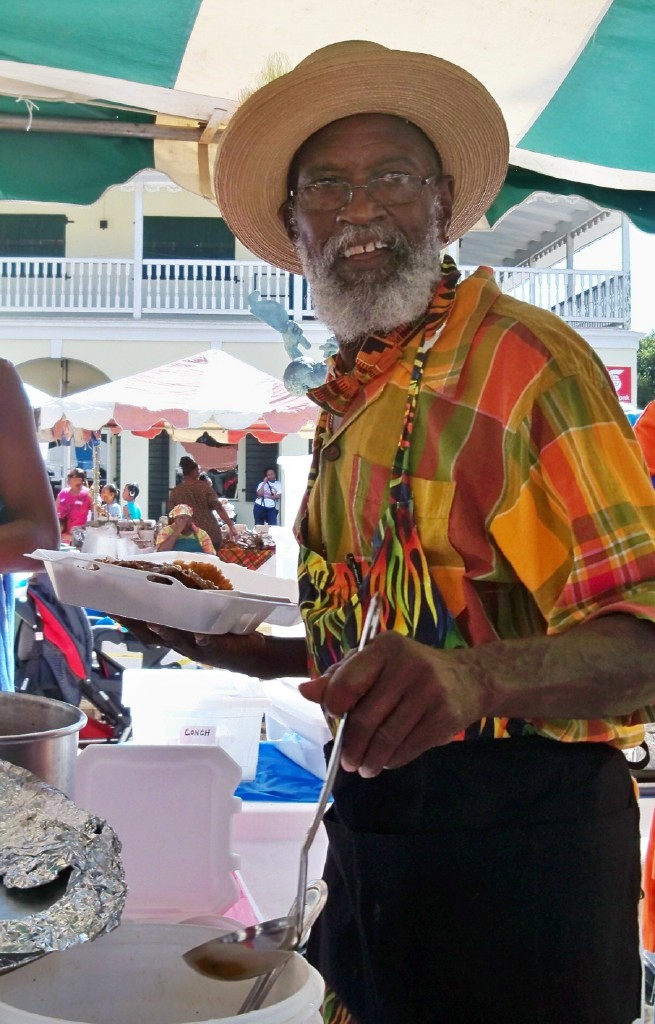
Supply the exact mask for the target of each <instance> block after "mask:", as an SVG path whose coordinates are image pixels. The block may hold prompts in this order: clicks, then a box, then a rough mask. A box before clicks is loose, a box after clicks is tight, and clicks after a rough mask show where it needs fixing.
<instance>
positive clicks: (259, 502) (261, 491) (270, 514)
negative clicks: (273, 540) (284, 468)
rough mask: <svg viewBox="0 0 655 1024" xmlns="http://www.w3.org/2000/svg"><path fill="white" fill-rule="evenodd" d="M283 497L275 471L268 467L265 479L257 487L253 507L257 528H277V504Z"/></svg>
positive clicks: (265, 471)
mask: <svg viewBox="0 0 655 1024" xmlns="http://www.w3.org/2000/svg"><path fill="white" fill-rule="evenodd" d="M281 495H282V488H281V487H280V485H279V483H278V482H277V477H276V473H275V470H274V468H273V467H272V466H268V467H267V468H266V469H265V470H264V479H263V480H262V482H261V483H260V484H259V486H258V487H257V497H256V498H255V503H254V505H253V507H252V511H253V516H254V517H255V526H277V503H278V501H279V499H280V497H281Z"/></svg>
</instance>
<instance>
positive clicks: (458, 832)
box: [152, 32, 655, 1024]
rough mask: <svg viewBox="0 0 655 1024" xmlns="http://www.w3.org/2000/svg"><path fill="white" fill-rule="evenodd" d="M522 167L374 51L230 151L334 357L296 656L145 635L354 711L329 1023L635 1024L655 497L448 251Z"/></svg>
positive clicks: (276, 100)
mask: <svg viewBox="0 0 655 1024" xmlns="http://www.w3.org/2000/svg"><path fill="white" fill-rule="evenodd" d="M444 39H445V40H446V42H445V44H444V45H447V32H445V33H444ZM508 156H509V139H508V132H507V127H506V125H505V123H504V119H503V117H502V113H501V111H500V108H499V107H498V105H497V103H496V102H495V100H494V99H493V98H492V96H491V95H490V94H489V93H488V92H487V90H486V89H485V87H484V86H483V85H482V84H481V83H480V82H478V81H476V79H475V78H473V77H472V76H471V75H470V74H468V72H467V71H465V69H463V68H461V67H458V66H456V65H454V64H451V63H449V62H448V61H446V60H443V59H441V58H439V57H436V56H434V55H433V54H425V53H410V52H404V51H399V50H392V49H387V48H386V47H383V46H379V45H377V44H375V43H370V42H363V41H361V40H348V41H342V42H339V43H335V44H332V45H330V46H326V47H324V48H322V49H321V50H319V51H317V52H316V53H313V54H311V55H310V56H309V57H307V58H306V59H305V60H304V61H302V62H301V63H300V64H299V65H298V67H297V68H296V69H295V70H293V71H290V72H288V73H287V74H285V75H282V76H280V77H279V78H276V79H275V80H274V81H272V82H270V83H269V84H267V85H265V86H263V87H262V88H260V89H259V90H257V91H256V92H255V93H253V94H252V95H251V96H249V98H248V99H246V100H245V101H244V102H243V103H242V104H241V105H240V106H239V107H238V108H237V110H236V112H235V113H234V114H233V115H232V117H231V118H230V120H229V122H228V125H227V127H226V129H225V131H224V132H223V135H222V136H221V145H220V149H219V153H218V157H217V163H216V176H215V184H216V194H217V202H218V204H219V207H220V210H221V215H222V216H223V217H224V218H225V221H226V223H227V224H228V226H229V228H230V230H231V231H232V232H233V233H234V235H235V236H236V237H237V238H238V239H239V240H240V241H241V242H242V243H243V244H244V246H245V247H246V248H247V249H248V250H249V251H250V252H252V253H253V254H254V255H255V256H256V257H257V258H259V259H266V260H267V261H268V262H269V263H271V264H273V265H276V266H279V267H283V268H284V269H285V270H286V271H288V272H292V273H295V274H300V273H303V274H304V275H305V276H306V277H307V279H308V281H309V284H310V287H311V294H312V300H313V303H314V309H315V310H316V315H317V317H318V318H319V319H320V320H321V321H322V322H323V323H324V324H325V325H326V326H327V327H328V328H329V329H331V330H332V331H333V332H334V334H335V336H336V338H337V340H338V346H339V347H338V352H337V353H336V354H335V355H334V356H333V357H331V358H330V360H329V364H328V376H327V379H326V380H325V382H324V383H323V384H321V385H319V386H317V387H315V388H312V389H310V390H309V391H308V396H309V397H310V398H311V399H312V400H313V401H314V402H316V404H317V405H318V406H319V408H320V410H321V412H320V415H319V420H318V423H317V427H316V433H315V437H314V444H313V454H312V465H311V469H310V473H309V478H308V484H307V491H306V494H305V498H304V500H303V504H302V506H301V509H300V514H299V518H298V521H297V524H296V534H297V538H298V541H299V571H298V576H299V606H300V610H301V614H302V616H303V619H304V624H305V636H304V637H303V638H301V637H297V638H294V637H281V636H266V635H263V634H262V633H259V632H257V631H255V632H254V633H251V634H248V635H240V636H237V635H235V634H225V635H222V636H218V635H214V636H208V635H207V636H201V637H198V636H196V635H195V634H193V633H188V632H187V633H184V632H182V631H178V630H170V629H168V628H165V627H152V632H153V633H155V635H157V636H158V637H159V638H160V641H162V642H163V643H165V644H166V645H167V646H169V647H172V648H173V649H174V650H176V651H177V652H179V653H182V654H186V655H187V656H188V657H190V658H192V659H194V660H202V662H203V663H205V664H212V665H216V666H219V667H222V668H226V669H230V670H232V671H241V672H248V673H249V674H251V675H253V676H258V677H260V678H269V679H275V678H276V677H277V676H282V675H283V676H290V675H296V676H303V675H306V673H307V671H308V664H309V672H310V674H311V676H312V678H311V680H310V681H306V682H301V684H300V692H301V693H302V694H303V696H304V697H306V698H307V699H308V700H311V701H313V702H315V703H317V704H320V705H321V706H322V707H323V708H324V709H325V710H326V713H327V714H328V715H329V716H331V717H332V716H334V717H335V718H340V719H341V720H342V721H343V716H344V715H345V714H347V716H348V717H347V719H346V722H345V730H344V737H343V739H344V745H343V749H342V755H341V765H340V770H339V771H338V773H337V776H336V779H335V783H334V786H333V798H334V799H333V802H332V804H331V806H330V808H329V810H328V811H327V813H326V815H325V819H324V821H325V826H326V830H327V835H328V840H329V846H328V857H327V862H326V866H325V878H326V881H327V885H328V898H327V903H326V905H325V908H324V909H323V912H322V913H321V915H320V917H319V918H318V920H317V922H316V924H315V925H314V928H313V929H312V932H311V936H310V939H309V945H308V951H307V956H308V959H309V961H310V962H311V963H312V964H314V966H315V967H316V968H317V969H318V971H319V972H320V973H321V975H322V976H323V977H324V978H325V981H326V998H325V1002H324V1006H323V1013H324V1019H325V1021H326V1022H329V1024H337V1022H338V1024H496V1022H499V1024H536V1022H539V1024H630V1022H632V1021H634V1020H635V1019H636V1018H638V1017H640V1009H641V963H640V954H639V932H638V906H639V892H640V849H639V839H640V837H639V810H638V806H637V801H636V798H635V788H634V786H633V783H632V778H631V776H630V772H629V769H628V763H627V760H626V758H625V756H624V754H623V748H627V747H632V746H636V745H638V744H639V743H640V742H641V740H642V739H643V736H644V724H645V723H646V722H649V721H651V720H652V718H653V708H652V706H651V705H652V704H653V702H654V701H655V672H654V669H653V666H654V665H655V493H654V492H653V488H652V486H651V482H650V480H649V478H648V475H647V474H646V472H645V468H644V461H643V458H642V456H641V452H640V450H639V446H638V444H637V441H636V439H635V436H634V434H633V432H632V429H631V428H630V425H629V423H628V422H627V420H626V417H625V415H624V413H623V411H622V410H621V407H620V405H619V402H618V398H617V394H616V390H615V388H614V386H613V384H612V381H611V380H610V377H609V374H608V372H607V370H606V368H605V366H604V365H603V364H602V362H601V360H600V359H599V357H598V356H597V355H596V353H594V352H593V350H592V349H591V348H590V347H589V345H588V344H587V342H586V341H585V340H584V339H583V338H581V337H580V335H578V334H576V332H575V331H573V330H572V329H571V328H570V327H569V326H568V325H567V324H565V323H563V322H562V320H560V319H559V318H558V317H556V316H554V315H553V314H552V313H550V312H549V311H547V310H542V309H537V308H536V307H534V306H531V305H529V304H528V303H525V302H521V301H519V300H518V299H516V298H515V297H514V296H512V295H507V294H503V293H502V292H501V289H500V287H499V286H498V284H497V283H496V281H495V280H494V277H493V273H492V271H491V270H490V269H489V268H488V267H480V268H479V269H478V270H476V271H475V272H474V273H472V274H471V275H470V276H467V277H466V278H465V279H464V280H461V281H460V273H459V271H458V269H457V267H456V265H455V263H454V261H453V259H452V258H451V257H450V255H449V254H448V253H446V252H444V250H445V249H446V247H447V246H448V245H449V244H450V243H451V242H453V241H454V240H456V239H458V238H461V237H462V236H463V235H464V234H465V233H466V232H467V231H468V230H470V229H471V228H473V226H474V225H475V224H476V223H477V222H478V221H479V220H480V218H481V217H482V216H483V215H484V213H485V212H486V211H487V210H488V209H489V207H490V205H491V204H492V202H493V201H494V199H495V197H496V196H497V195H498V192H499V190H500V188H501V187H502V184H503V182H504V180H505V177H506V174H507V167H508ZM374 596H377V597H379V598H380V604H381V629H380V632H379V634H378V635H377V636H375V638H374V639H372V640H371V641H370V642H369V643H368V644H367V645H366V646H364V648H363V649H362V650H361V651H360V650H358V645H359V642H360V640H361V638H362V635H363V625H364V622H365V618H366V614H367V611H368V609H369V608H370V605H371V600H372V598H373V597H374Z"/></svg>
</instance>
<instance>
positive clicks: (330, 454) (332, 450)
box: [323, 443, 341, 462]
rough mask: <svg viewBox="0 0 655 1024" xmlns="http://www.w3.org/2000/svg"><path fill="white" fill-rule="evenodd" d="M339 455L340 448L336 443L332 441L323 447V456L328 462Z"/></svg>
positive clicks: (333, 460) (334, 459)
mask: <svg viewBox="0 0 655 1024" xmlns="http://www.w3.org/2000/svg"><path fill="white" fill-rule="evenodd" d="M340 455H341V449H340V448H339V445H338V444H334V443H332V444H329V445H328V446H327V448H324V449H323V457H324V458H325V459H327V460H328V462H336V461H337V459H338V458H339V456H340Z"/></svg>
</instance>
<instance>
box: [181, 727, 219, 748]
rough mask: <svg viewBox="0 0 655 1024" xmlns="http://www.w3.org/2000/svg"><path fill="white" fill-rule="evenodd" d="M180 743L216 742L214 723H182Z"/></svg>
mask: <svg viewBox="0 0 655 1024" xmlns="http://www.w3.org/2000/svg"><path fill="white" fill-rule="evenodd" d="M180 743H205V744H207V743H216V726H215V725H183V726H182V728H181V729H180Z"/></svg>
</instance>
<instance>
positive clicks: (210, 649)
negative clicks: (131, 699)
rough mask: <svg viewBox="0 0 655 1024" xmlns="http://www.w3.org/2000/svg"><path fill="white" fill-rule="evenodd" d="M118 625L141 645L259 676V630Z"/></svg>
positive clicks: (263, 653) (125, 621)
mask: <svg viewBox="0 0 655 1024" xmlns="http://www.w3.org/2000/svg"><path fill="white" fill-rule="evenodd" d="M120 622H121V625H123V626H125V627H126V628H127V629H129V631H130V633H133V634H134V636H136V637H137V638H138V639H139V640H140V641H141V642H142V643H144V644H159V645H160V646H162V645H163V646H164V647H170V648H171V649H172V650H174V651H177V653H178V654H182V655H183V656H184V657H185V658H189V659H190V660H191V661H198V662H200V664H202V665H212V666H214V667H215V668H225V669H228V670H230V671H235V672H245V673H246V674H250V675H258V674H259V673H258V672H257V671H253V668H255V669H256V668H258V667H259V664H260V662H262V661H263V660H264V659H265V656H266V641H265V638H264V636H263V635H262V634H261V633H257V632H255V633H246V634H239V633H218V634H206V633H188V632H186V631H185V630H182V629H173V628H171V627H170V626H158V625H156V624H155V623H145V622H137V621H135V620H133V619H120Z"/></svg>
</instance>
